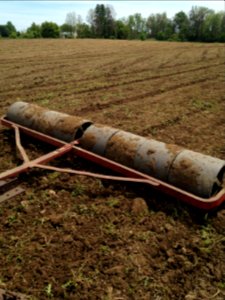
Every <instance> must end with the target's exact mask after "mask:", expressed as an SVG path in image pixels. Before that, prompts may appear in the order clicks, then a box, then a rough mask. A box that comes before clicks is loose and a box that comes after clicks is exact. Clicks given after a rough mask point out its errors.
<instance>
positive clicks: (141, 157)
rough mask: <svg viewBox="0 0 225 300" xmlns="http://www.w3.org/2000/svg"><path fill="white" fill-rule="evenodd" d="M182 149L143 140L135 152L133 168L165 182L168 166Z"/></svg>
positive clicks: (150, 140)
mask: <svg viewBox="0 0 225 300" xmlns="http://www.w3.org/2000/svg"><path fill="white" fill-rule="evenodd" d="M182 150H183V148H181V147H178V146H176V145H170V144H165V143H163V142H159V141H156V140H153V139H147V138H143V139H142V140H141V141H140V143H139V147H138V149H137V152H136V156H135V160H134V168H135V169H138V170H139V171H141V172H144V173H147V174H149V175H151V176H154V177H156V178H158V179H160V180H164V181H167V178H168V172H169V169H170V166H171V164H172V162H173V160H174V159H175V157H176V156H177V154H178V153H180V151H182Z"/></svg>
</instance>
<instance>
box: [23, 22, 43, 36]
mask: <svg viewBox="0 0 225 300" xmlns="http://www.w3.org/2000/svg"><path fill="white" fill-rule="evenodd" d="M25 36H26V37H27V38H40V37H41V26H40V25H37V24H35V23H32V24H31V26H30V27H28V28H27V32H26V35H25Z"/></svg>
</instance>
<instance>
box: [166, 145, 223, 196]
mask: <svg viewBox="0 0 225 300" xmlns="http://www.w3.org/2000/svg"><path fill="white" fill-rule="evenodd" d="M224 173H225V161H224V160H221V159H218V158H215V157H212V156H208V155H204V154H201V153H198V152H194V151H190V150H183V151H182V152H180V153H179V154H178V155H177V157H176V158H175V160H174V161H173V163H172V165H171V167H170V170H169V175H168V182H169V183H170V184H173V185H175V186H177V187H179V188H181V189H183V190H186V191H189V192H191V193H193V194H196V195H199V196H201V197H205V198H208V197H210V196H212V195H213V194H215V193H216V192H218V191H219V190H220V189H221V185H222V180H223V175H224Z"/></svg>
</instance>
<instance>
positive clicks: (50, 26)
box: [41, 22, 59, 38]
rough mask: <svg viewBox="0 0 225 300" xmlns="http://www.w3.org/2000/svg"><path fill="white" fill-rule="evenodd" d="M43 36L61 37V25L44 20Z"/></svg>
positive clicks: (42, 26)
mask: <svg viewBox="0 0 225 300" xmlns="http://www.w3.org/2000/svg"><path fill="white" fill-rule="evenodd" d="M41 36H42V37H43V38H57V37H59V26H58V25H57V24H56V23H53V22H44V23H42V24H41Z"/></svg>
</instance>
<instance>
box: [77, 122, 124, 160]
mask: <svg viewBox="0 0 225 300" xmlns="http://www.w3.org/2000/svg"><path fill="white" fill-rule="evenodd" d="M116 132H118V129H115V128H112V127H108V126H102V125H99V124H97V125H96V124H94V125H91V126H90V127H88V128H87V129H86V130H85V132H84V134H83V136H82V138H81V139H80V146H81V147H83V148H85V149H86V150H89V151H92V152H94V153H96V154H99V155H104V154H105V148H106V145H107V142H108V140H109V139H110V138H111V137H112V136H113V135H114V134H115V133H116Z"/></svg>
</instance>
